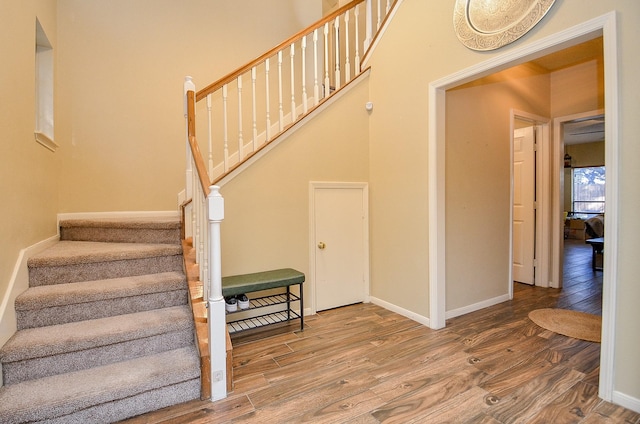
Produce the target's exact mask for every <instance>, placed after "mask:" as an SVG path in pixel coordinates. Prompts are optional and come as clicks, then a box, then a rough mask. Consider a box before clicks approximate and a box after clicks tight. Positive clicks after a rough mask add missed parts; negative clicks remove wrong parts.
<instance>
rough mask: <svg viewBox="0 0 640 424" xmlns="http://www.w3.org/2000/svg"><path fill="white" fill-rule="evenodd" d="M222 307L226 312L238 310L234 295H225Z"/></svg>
mask: <svg viewBox="0 0 640 424" xmlns="http://www.w3.org/2000/svg"><path fill="white" fill-rule="evenodd" d="M224 308H225V309H226V310H227V312H235V311H237V310H238V302H237V300H236V297H235V296H227V297H225V298H224Z"/></svg>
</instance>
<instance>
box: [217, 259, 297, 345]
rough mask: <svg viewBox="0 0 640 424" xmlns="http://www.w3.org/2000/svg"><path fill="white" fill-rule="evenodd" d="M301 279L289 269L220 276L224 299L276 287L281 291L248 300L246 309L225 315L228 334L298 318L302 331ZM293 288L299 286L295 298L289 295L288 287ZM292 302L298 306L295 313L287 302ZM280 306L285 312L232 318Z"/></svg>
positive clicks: (294, 271) (295, 272) (293, 295)
mask: <svg viewBox="0 0 640 424" xmlns="http://www.w3.org/2000/svg"><path fill="white" fill-rule="evenodd" d="M304 280H305V276H304V274H303V273H302V272H300V271H296V270H295V269H292V268H283V269H275V270H271V271H264V272H256V273H253V274H242V275H232V276H229V277H222V295H223V296H225V297H227V296H237V295H239V294H246V295H248V294H249V293H255V292H262V291H266V290H271V289H278V288H284V289H285V290H284V291H283V292H282V293H276V294H270V295H266V296H260V297H255V298H249V304H250V306H249V309H238V310H237V311H236V312H227V316H228V317H229V318H231V319H228V320H227V328H228V329H229V333H237V332H240V331H244V330H250V329H252V328H258V327H262V326H265V325H270V324H276V323H279V322H284V321H291V320H292V319H298V318H299V319H300V330H304V300H303V288H302V283H304ZM294 285H298V286H299V295H295V294H293V293H291V286H294ZM247 297H249V296H247ZM296 301H297V302H299V304H300V313H299V314H298V313H296V312H295V311H293V310H292V309H291V303H292V302H296ZM281 304H282V305H284V304H286V309H284V310H280V311H276V312H270V313H266V314H263V315H258V316H249V317H244V318H240V319H236V320H234V319H233V318H232V317H233V314H241V313H243V312H244V313H245V314H243V315H239V316H245V315H248V314H246V312H247V311H251V310H257V309H260V308H267V307H269V306H276V305H281ZM272 309H273V308H272Z"/></svg>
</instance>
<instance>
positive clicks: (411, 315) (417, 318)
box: [370, 296, 431, 328]
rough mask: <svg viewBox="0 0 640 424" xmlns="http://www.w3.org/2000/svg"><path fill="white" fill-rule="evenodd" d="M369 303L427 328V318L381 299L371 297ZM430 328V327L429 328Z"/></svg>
mask: <svg viewBox="0 0 640 424" xmlns="http://www.w3.org/2000/svg"><path fill="white" fill-rule="evenodd" d="M370 299H371V303H373V304H374V305H378V306H380V307H382V308H385V309H388V310H390V311H391V312H395V313H396V314H400V315H402V316H403V317H407V318H409V319H412V320H414V321H415V322H418V323H420V324H422V325H426V326H427V327H429V318H427V317H425V316H422V315H420V314H416V313H415V312H411V311H409V310H408V309H404V308H401V307H400V306H397V305H394V304H393V303H389V302H386V301H384V300H382V299H378V298H377V297H373V296H371V298H370ZM429 328H431V327H429Z"/></svg>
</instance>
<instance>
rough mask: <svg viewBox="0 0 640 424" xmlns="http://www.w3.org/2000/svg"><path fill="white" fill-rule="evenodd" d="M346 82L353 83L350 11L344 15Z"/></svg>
mask: <svg viewBox="0 0 640 424" xmlns="http://www.w3.org/2000/svg"><path fill="white" fill-rule="evenodd" d="M344 31H345V32H344V45H345V47H344V58H345V60H344V82H345V83H347V82H349V81H351V63H350V61H349V55H350V54H351V52H350V51H349V10H347V11H346V12H345V14H344Z"/></svg>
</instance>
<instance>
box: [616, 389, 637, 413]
mask: <svg viewBox="0 0 640 424" xmlns="http://www.w3.org/2000/svg"><path fill="white" fill-rule="evenodd" d="M611 402H612V403H615V404H616V405H620V406H623V407H625V408H627V409H631V410H632V411H635V412H637V413H639V414H640V399H637V398H634V397H631V396H629V395H625V394H624V393H621V392H617V391H615V390H614V391H613V396H612V397H611Z"/></svg>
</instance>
